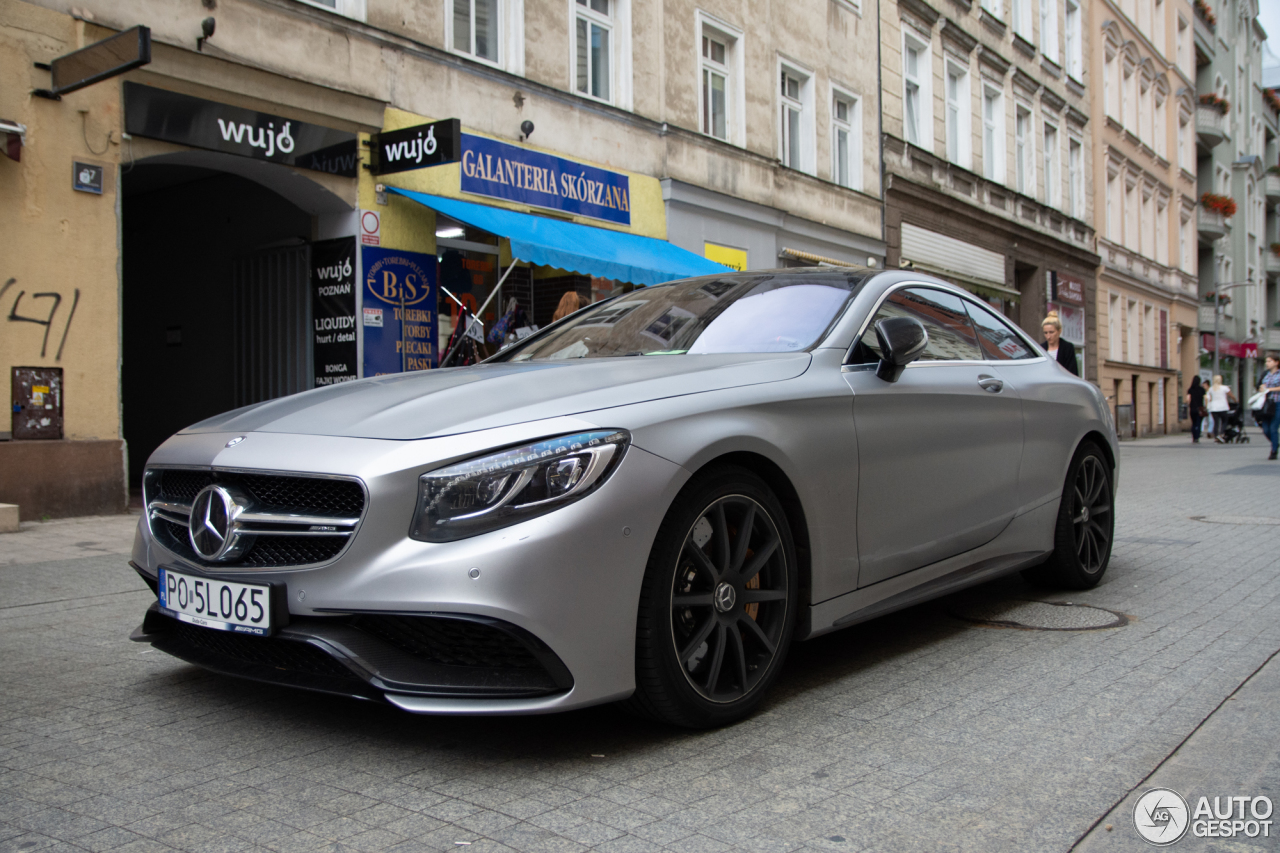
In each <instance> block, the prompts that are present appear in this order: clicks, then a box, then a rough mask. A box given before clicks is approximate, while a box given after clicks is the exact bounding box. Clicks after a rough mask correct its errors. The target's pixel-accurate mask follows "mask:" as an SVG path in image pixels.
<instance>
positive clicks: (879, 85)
mask: <svg viewBox="0 0 1280 853" xmlns="http://www.w3.org/2000/svg"><path fill="white" fill-rule="evenodd" d="M882 50H883V46H882V44H881V41H880V0H876V141H877V142H878V143H879V145H880V242H881V243H882V244H883V245H884V254H885V261H886V265H887V261H888V259H889V192H888V189H887V188H886V187H885V185H884V61H883V57H881V55H880V54H881V51H882Z"/></svg>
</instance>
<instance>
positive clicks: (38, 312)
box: [0, 278, 80, 361]
mask: <svg viewBox="0 0 1280 853" xmlns="http://www.w3.org/2000/svg"><path fill="white" fill-rule="evenodd" d="M67 301H68V300H67V299H66V298H65V297H64V296H63V294H61V293H58V292H56V291H42V292H40V293H27V291H26V290H23V289H22V288H20V287H18V280H17V279H16V278H10V279H8V280H7V281H5V283H4V284H3V285H0V312H4V309H5V307H8V309H9V310H8V311H7V312H4V313H0V316H3V317H4V319H5V322H6V323H34V324H35V325H37V326H44V335H43V337H42V338H41V340H40V357H41V358H48V356H49V338H50V336H51V334H53V333H55V332H56V330H57V329H58V328H61V334H58V335H57V342H58V348H57V351H56V352H55V353H54V356H53V359H54V361H62V350H63V348H64V347H66V345H67V334H68V333H69V332H70V331H71V321H72V320H74V319H75V316H76V308H77V307H79V305H80V288H78V287H77V288H75V291H74V293H73V294H72V297H71V299H70V304H69V305H68V306H67V307H66V308H65V309H64V308H63V303H64V302H67ZM59 311H61V312H62V313H61V314H59ZM64 317H65V319H63V318H64Z"/></svg>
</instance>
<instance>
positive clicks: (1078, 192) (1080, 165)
mask: <svg viewBox="0 0 1280 853" xmlns="http://www.w3.org/2000/svg"><path fill="white" fill-rule="evenodd" d="M1067 192H1068V194H1069V196H1070V197H1069V198H1068V200H1067V201H1068V207H1069V210H1068V211H1067V212H1068V213H1070V214H1071V216H1072V218H1074V219H1084V140H1082V139H1081V138H1080V137H1078V136H1072V135H1071V134H1067Z"/></svg>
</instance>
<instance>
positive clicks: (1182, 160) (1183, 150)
mask: <svg viewBox="0 0 1280 853" xmlns="http://www.w3.org/2000/svg"><path fill="white" fill-rule="evenodd" d="M1190 126H1191V119H1190V118H1189V117H1188V116H1184V115H1182V114H1179V115H1178V165H1179V166H1180V167H1182V168H1183V169H1186V170H1188V171H1190V170H1191V166H1190V164H1189V163H1188V162H1187V136H1188V135H1189V134H1190V132H1191V127H1190Z"/></svg>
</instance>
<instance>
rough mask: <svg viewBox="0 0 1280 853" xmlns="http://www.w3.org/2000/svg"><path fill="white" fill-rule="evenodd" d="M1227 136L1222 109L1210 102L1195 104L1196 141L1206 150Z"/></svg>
mask: <svg viewBox="0 0 1280 853" xmlns="http://www.w3.org/2000/svg"><path fill="white" fill-rule="evenodd" d="M1226 138H1227V122H1226V119H1225V118H1224V117H1223V115H1222V110H1220V109H1218V108H1217V107H1215V106H1213V105H1212V104H1197V105H1196V141H1197V142H1198V143H1199V144H1200V145H1201V146H1202V147H1203V148H1204V149H1205V150H1206V151H1207V150H1208V149H1210V148H1213V147H1214V146H1215V145H1217V144H1218V143H1220V142H1221V141H1222V140H1224V139H1226Z"/></svg>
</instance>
